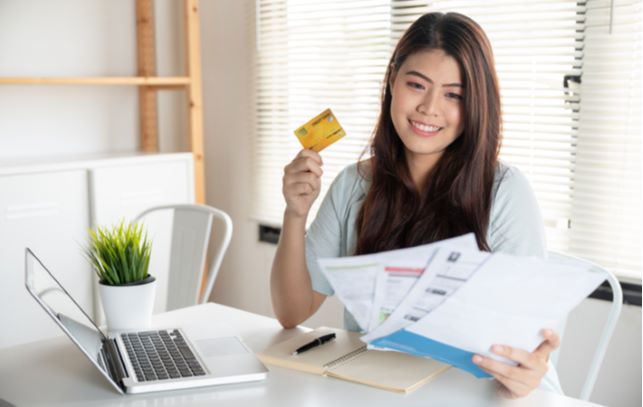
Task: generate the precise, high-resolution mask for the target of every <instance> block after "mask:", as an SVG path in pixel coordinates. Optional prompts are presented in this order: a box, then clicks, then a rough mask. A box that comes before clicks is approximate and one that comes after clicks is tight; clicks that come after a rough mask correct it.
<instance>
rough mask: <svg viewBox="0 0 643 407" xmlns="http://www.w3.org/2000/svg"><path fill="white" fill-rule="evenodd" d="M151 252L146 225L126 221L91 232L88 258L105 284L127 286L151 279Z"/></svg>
mask: <svg viewBox="0 0 643 407" xmlns="http://www.w3.org/2000/svg"><path fill="white" fill-rule="evenodd" d="M151 250H152V246H151V243H150V241H149V240H148V238H147V232H145V230H144V228H143V225H142V224H140V223H125V221H124V220H123V221H121V222H120V223H119V224H118V225H116V226H113V227H100V226H98V227H96V228H95V229H90V231H89V245H88V247H87V249H86V255H87V258H88V260H89V262H90V263H91V265H92V267H93V269H94V271H95V272H96V274H97V275H98V278H99V280H100V282H101V283H102V284H106V285H125V284H131V283H136V282H140V281H142V280H145V279H146V278H148V277H149V274H148V273H147V269H148V266H149V264H150V253H151Z"/></svg>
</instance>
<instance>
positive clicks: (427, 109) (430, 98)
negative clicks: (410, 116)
mask: <svg viewBox="0 0 643 407" xmlns="http://www.w3.org/2000/svg"><path fill="white" fill-rule="evenodd" d="M439 95H440V92H438V91H437V90H435V89H431V90H429V91H428V92H427V93H426V95H425V96H424V98H422V100H421V101H420V103H419V104H418V106H417V108H416V110H417V112H418V113H421V114H424V115H427V116H437V115H438V111H439V109H440V106H439V105H440V99H439Z"/></svg>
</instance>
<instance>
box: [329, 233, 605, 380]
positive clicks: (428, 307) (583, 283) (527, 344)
mask: <svg viewBox="0 0 643 407" xmlns="http://www.w3.org/2000/svg"><path fill="white" fill-rule="evenodd" d="M318 262H319V265H320V267H321V269H322V272H323V273H324V275H325V276H326V278H327V279H328V281H329V282H330V284H331V285H332V287H333V289H334V290H335V293H336V294H337V296H338V297H339V299H340V301H342V303H343V304H344V306H345V307H346V308H347V309H348V311H349V312H351V314H352V315H353V317H354V318H355V320H356V322H357V323H358V324H359V326H360V328H361V329H362V330H363V332H365V335H364V336H362V338H361V339H362V341H364V342H366V343H367V344H368V345H369V347H370V348H376V349H387V350H394V351H400V352H406V353H410V354H413V355H418V356H428V357H431V358H433V359H436V360H439V361H442V362H445V363H448V364H451V365H453V366H456V367H458V368H461V369H463V370H465V371H468V372H470V373H472V374H474V375H475V376H476V377H489V375H488V374H487V373H486V372H484V371H482V370H481V369H480V368H478V367H477V366H476V365H475V364H473V362H472V361H471V359H472V357H473V355H474V354H480V355H484V356H488V357H492V358H494V359H498V360H503V358H502V357H500V356H498V355H496V354H494V353H491V352H490V348H491V346H492V345H493V344H503V345H509V346H512V347H515V348H520V349H525V350H528V351H530V352H531V351H533V350H534V349H536V347H538V345H539V344H540V343H541V342H542V341H543V337H542V335H541V332H542V329H544V328H554V327H556V326H558V324H559V323H560V322H561V321H562V320H563V319H564V318H565V317H566V315H567V314H568V313H569V311H571V310H572V309H573V308H574V307H575V306H576V305H578V304H579V303H580V302H581V301H582V300H583V299H584V298H586V297H587V296H588V295H589V294H590V293H591V292H592V291H594V290H595V289H596V287H598V286H599V285H600V284H601V283H602V282H603V281H604V280H605V275H604V274H603V273H602V272H601V270H600V269H596V268H593V267H592V266H591V265H589V264H587V263H581V262H579V263H570V262H566V263H564V264H561V263H555V262H553V261H549V260H546V259H541V258H536V257H521V256H513V255H508V254H503V253H488V252H481V251H479V250H478V248H477V244H476V241H475V237H474V236H473V234H469V235H465V236H461V237H457V238H453V239H448V240H443V241H440V242H435V243H431V244H427V245H422V246H417V247H413V248H408V249H401V250H392V251H388V252H381V253H376V254H369V255H362V256H353V257H342V258H329V259H319V260H318ZM504 361H505V362H507V363H512V362H511V361H509V360H504Z"/></svg>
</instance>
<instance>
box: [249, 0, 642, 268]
mask: <svg viewBox="0 0 643 407" xmlns="http://www.w3.org/2000/svg"><path fill="white" fill-rule="evenodd" d="M264 3H265V4H264ZM277 3H279V4H281V7H279V10H281V15H282V16H283V17H282V18H285V20H282V21H278V20H276V19H274V18H275V16H276V15H275V14H274V13H273V14H268V15H270V16H271V17H270V18H271V20H260V21H259V23H258V29H259V31H258V33H259V37H258V38H259V39H258V44H259V46H260V48H259V50H258V57H259V58H260V60H259V67H258V72H259V75H258V79H259V80H264V81H265V80H268V79H270V80H273V81H277V82H275V83H274V84H271V86H270V87H266V86H265V85H263V87H262V83H261V82H260V83H259V84H258V88H257V95H258V96H257V97H258V110H257V113H258V115H260V114H261V113H265V112H268V111H271V113H270V114H268V116H260V117H263V121H260V122H259V125H258V126H257V137H258V142H259V143H265V145H263V144H262V146H261V147H260V148H259V149H258V152H259V153H260V154H258V156H257V159H258V163H263V164H259V165H260V166H259V167H258V171H259V172H258V175H259V176H260V177H259V178H258V181H259V183H258V184H257V191H258V192H259V194H258V197H259V199H258V200H257V206H256V210H255V216H256V218H257V219H259V220H260V221H261V222H263V223H269V224H273V225H278V224H279V223H280V221H281V216H282V212H283V205H284V204H283V197H282V196H281V175H282V172H281V171H282V167H283V166H284V165H285V164H286V163H287V162H288V161H289V159H290V158H292V157H293V156H294V155H295V153H296V151H297V150H298V149H299V146H298V145H297V141H296V139H295V138H294V136H293V135H292V131H293V129H294V128H296V127H297V126H298V125H299V124H302V123H303V122H305V121H306V120H307V119H308V118H309V117H312V116H313V115H315V114H316V113H318V112H319V111H321V110H323V108H325V107H327V105H328V106H330V107H332V108H333V109H334V110H335V113H336V114H337V116H338V118H339V120H340V122H341V123H342V124H343V125H344V127H345V128H346V130H347V133H348V135H347V137H346V138H345V139H344V140H342V141H340V142H339V143H336V144H335V145H333V146H332V147H330V148H329V150H328V151H325V152H323V153H322V156H323V158H324V163H325V171H326V173H325V179H324V180H323V182H324V189H323V191H322V196H323V194H324V193H325V188H327V187H328V185H329V184H330V180H331V179H332V178H334V176H335V174H336V173H337V172H338V171H339V170H341V168H343V167H344V166H345V165H348V164H350V163H353V162H355V160H356V159H357V157H359V153H360V152H361V151H363V149H364V147H365V146H366V144H367V142H368V139H369V136H370V133H371V131H372V129H373V126H374V124H375V120H376V117H377V114H378V113H379V92H380V84H381V80H382V78H383V75H384V72H385V68H386V63H387V61H388V58H389V56H390V52H392V49H393V47H394V46H395V44H396V43H397V40H398V39H399V38H400V37H401V35H402V33H403V32H404V31H405V30H406V28H407V27H408V25H410V24H411V23H412V22H413V21H415V19H416V18H417V17H419V16H420V15H421V14H423V13H425V12H427V11H444V12H447V11H457V12H461V13H463V14H466V15H468V16H470V17H472V18H473V19H474V20H476V21H477V22H478V23H479V24H480V25H481V26H482V27H483V29H484V30H485V32H486V33H487V35H488V36H489V38H490V41H491V43H492V46H493V50H494V55H495V59H496V68H497V71H498V77H499V81H500V87H501V96H502V106H503V125H504V128H503V144H502V149H501V160H503V161H504V162H507V163H509V164H511V165H515V166H517V167H518V168H520V169H521V171H522V172H523V173H525V175H526V176H527V177H528V178H529V180H530V182H531V184H532V186H533V188H534V190H535V192H536V195H537V198H538V201H539V204H540V207H541V211H542V213H543V218H544V221H545V226H546V230H547V239H548V245H549V248H550V249H552V250H560V251H564V252H568V253H572V254H576V255H579V256H581V257H584V258H587V259H589V260H594V261H596V262H598V263H600V264H602V265H604V266H606V267H608V268H610V269H611V270H613V271H615V272H616V273H617V274H618V275H619V276H620V277H622V278H624V279H639V281H640V276H641V250H640V248H641V242H642V240H641V168H640V159H641V138H642V137H643V135H642V134H641V125H640V117H641V100H640V99H641V83H640V71H641V64H640V62H641V50H640V44H641V41H640V40H641V10H640V8H641V7H640V5H641V0H614V3H613V4H612V3H611V2H610V1H609V0H586V1H572V0H540V1H538V2H524V1H520V0H487V1H484V2H479V1H475V0H468V1H465V0H461V1H458V0H433V1H431V0H392V1H372V2H367V1H355V2H328V3H326V2H325V3H324V6H323V7H321V6H314V5H313V3H312V2H307V1H286V0H282V1H280V2H275V1H260V2H259V4H258V7H259V13H258V14H259V15H260V16H261V15H264V14H266V12H267V9H264V11H263V12H262V11H261V7H262V6H265V7H268V6H272V7H273V8H274V4H277ZM367 3H368V4H367ZM364 7H368V8H364ZM268 8H269V7H268ZM320 8H323V9H324V10H325V11H324V16H325V17H326V18H320V17H319V16H315V17H313V16H314V15H315V10H319V9H320ZM365 10H366V11H365ZM338 16H341V17H338ZM300 19H303V20H300ZM295 20H297V21H296V22H295ZM268 21H271V22H272V23H274V24H277V25H275V27H274V28H272V29H273V30H276V31H277V32H278V35H281V36H282V37H280V41H279V42H278V43H275V44H272V48H270V46H271V44H270V43H269V42H268V41H269V40H270V39H273V40H274V41H277V33H270V32H269V31H267V30H268V29H269V27H268V26H266V23H267V22H268ZM339 21H345V22H346V24H345V25H344V26H342V27H343V28H342V30H340V29H338V28H337V27H340V26H341V24H340V23H339ZM313 22H314V24H313ZM357 22H359V23H361V25H360V24H356V23H357ZM610 22H611V33H610V32H609V26H610ZM283 24H285V25H283ZM310 24H313V26H314V27H315V29H308V30H306V29H304V28H303V27H304V26H308V27H309V26H310ZM320 24H321V25H320ZM325 24H328V25H325ZM329 27H334V28H335V29H332V30H330V31H332V32H331V33H329V30H328V28H329ZM349 27H350V28H349ZM361 29H364V30H366V31H360V30H361ZM340 33H341V34H340ZM262 37H264V38H262ZM263 41H266V43H264V42H263ZM343 41H345V42H343ZM340 43H342V44H343V45H340ZM329 44H332V45H329ZM342 47H343V48H342ZM276 48H279V49H280V53H279V54H275V53H274V51H275V50H276ZM329 48H330V49H335V48H341V49H344V50H345V52H344V53H342V54H341V55H339V56H338V55H336V54H335V53H334V52H333V51H329ZM276 55H280V56H287V58H286V59H287V61H284V60H283V59H282V58H281V57H277V56H276ZM338 57H339V58H338ZM306 58H310V59H308V60H307V61H303V60H302V59H306ZM331 58H338V59H336V60H333V59H331ZM279 63H281V64H283V65H275V66H271V65H270V64H279ZM347 66H348V67H350V69H348V68H346V67H347ZM302 70H303V71H305V72H302ZM276 71H280V74H281V75H282V76H279V78H280V79H278V80H277V75H276V74H275V72H276ZM262 72H263V74H262ZM347 72H352V73H354V75H352V76H347ZM266 73H269V74H267V75H266ZM262 75H266V76H265V77H263V76H262ZM290 75H293V76H292V77H290ZM277 83H278V84H279V85H280V86H281V87H279V86H277ZM283 87H286V88H285V89H284V88H283ZM277 90H279V92H281V93H278V92H277ZM354 95H360V96H361V98H360V99H358V100H359V103H354V101H353V100H354ZM277 102H278V103H277ZM262 109H263V110H262ZM271 109H272V110H271ZM277 113H281V116H279V115H278V114H277ZM277 118H279V120H281V121H280V122H278V121H277ZM278 123H279V125H281V126H282V127H277V126H276V125H277V124H278ZM268 136H271V137H272V138H270V139H268V138H266V137H268ZM268 145H270V146H268ZM265 148H268V150H266V151H270V152H274V155H272V156H271V157H262V155H265V153H264V150H263V149H265ZM278 152H279V153H281V156H279V155H278ZM271 165H272V166H273V167H275V166H276V169H273V170H272V171H274V173H273V175H270V171H271V170H269V169H268V167H270V166H271ZM263 166H265V167H263ZM271 168H272V167H271ZM264 171H265V173H263V172H264ZM318 201H321V199H319V200H318ZM268 202H271V203H270V204H269V203H268ZM313 210H315V208H313ZM313 216H314V214H311V218H312V217H313Z"/></svg>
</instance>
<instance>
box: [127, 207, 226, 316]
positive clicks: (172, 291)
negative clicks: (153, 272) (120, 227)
mask: <svg viewBox="0 0 643 407" xmlns="http://www.w3.org/2000/svg"><path fill="white" fill-rule="evenodd" d="M158 211H172V212H173V215H174V216H173V220H172V236H171V244H170V265H169V277H168V278H169V281H168V290H167V305H166V310H167V311H170V310H173V309H177V308H183V307H187V306H190V305H195V304H197V303H205V302H207V301H208V298H210V294H211V293H212V288H213V287H214V281H215V279H216V277H217V274H218V273H219V267H220V266H221V262H222V261H223V256H224V254H225V252H226V250H227V248H228V245H229V244H230V239H231V237H232V220H231V219H230V217H229V216H228V214H226V213H225V212H223V211H221V210H219V209H216V208H213V207H211V206H207V205H198V204H176V205H163V206H156V207H153V208H149V209H147V210H145V211H143V212H142V213H141V214H139V215H138V216H137V217H136V218H134V220H135V221H137V222H138V221H141V220H143V218H144V217H145V216H147V215H149V214H151V213H153V212H158ZM214 218H216V219H220V220H221V221H222V224H223V227H222V237H221V239H218V240H219V242H218V245H217V247H216V248H215V252H214V256H213V257H212V259H211V265H210V269H209V270H208V277H207V281H206V283H205V287H204V291H203V296H202V297H201V299H200V301H199V292H200V289H201V282H202V280H203V273H204V272H205V264H206V256H207V252H208V246H209V243H210V236H211V231H212V223H213V222H212V221H213V219H214Z"/></svg>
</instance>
